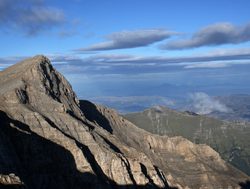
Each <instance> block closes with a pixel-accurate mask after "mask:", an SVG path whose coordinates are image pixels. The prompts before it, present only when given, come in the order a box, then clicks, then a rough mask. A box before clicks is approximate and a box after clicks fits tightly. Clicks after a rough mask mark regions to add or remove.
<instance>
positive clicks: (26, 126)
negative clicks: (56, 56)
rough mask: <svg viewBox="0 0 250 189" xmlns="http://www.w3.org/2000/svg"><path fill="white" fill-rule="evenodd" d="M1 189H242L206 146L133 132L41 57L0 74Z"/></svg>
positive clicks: (237, 175)
mask: <svg viewBox="0 0 250 189" xmlns="http://www.w3.org/2000/svg"><path fill="white" fill-rule="evenodd" d="M0 86H1V87H0V120H1V127H0V187H1V186H13V187H15V188H30V189H36V188H38V189H40V188H48V189H50V188H51V189H52V188H53V189H54V188H62V189H63V188H65V189H66V188H67V189H68V188H72V189H78V188H79V189H80V188H171V187H172V188H174V187H178V188H216V189H217V188H230V187H231V188H240V185H239V183H240V182H242V183H244V182H246V181H247V180H248V179H249V177H247V176H246V175H245V174H243V173H242V172H240V171H238V170H237V169H235V168H233V167H231V166H230V165H228V164H227V163H225V162H224V161H223V160H222V159H221V158H220V156H219V154H218V153H216V152H215V151H213V150H212V149H211V148H210V147H208V146H206V145H195V144H193V143H192V142H190V141H188V140H186V139H184V138H182V137H174V138H169V137H160V136H157V135H153V134H150V133H148V132H146V131H144V130H141V129H138V128H137V127H135V126H134V125H133V124H131V123H130V122H128V121H127V120H125V119H123V118H122V117H120V116H119V115H118V114H117V113H116V112H114V111H113V110H109V109H107V108H104V107H99V106H96V105H94V104H92V103H90V102H86V101H84V102H82V103H81V106H80V104H79V101H78V99H77V97H76V95H75V93H74V92H73V90H72V88H71V86H70V84H69V83H68V82H67V81H66V79H65V78H64V77H63V76H62V75H61V74H60V73H58V72H57V71H56V70H55V69H54V68H53V67H52V65H51V64H50V61H49V60H48V59H47V58H46V57H44V56H36V57H34V58H31V59H27V60H25V61H23V62H20V63H18V64H16V65H14V66H11V67H9V68H8V69H6V70H4V71H2V72H0Z"/></svg>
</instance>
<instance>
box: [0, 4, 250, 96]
mask: <svg viewBox="0 0 250 189" xmlns="http://www.w3.org/2000/svg"><path fill="white" fill-rule="evenodd" d="M249 7H250V1H249V0H238V1H228V0H220V1H218V0H209V1H198V0H193V1H184V0H182V1H181V0H178V1H177V0H175V1H167V0H154V1H153V0H71V1H69V0H68V1H66V0H65V1H64V0H60V1H59V0H51V1H48V0H0V39H1V46H0V69H4V68H5V67H8V66H9V65H11V64H13V63H15V62H17V61H19V60H21V59H24V58H26V57H30V56H34V55H36V54H44V55H46V56H48V57H49V58H50V59H51V61H52V63H53V64H54V65H55V67H56V68H57V69H58V70H59V71H61V72H62V73H63V74H64V75H65V76H66V78H67V79H68V80H69V81H70V82H71V84H72V85H73V87H74V89H75V91H76V92H77V94H78V96H79V97H80V98H92V97H102V98H103V96H109V97H110V96H142V95H143V96H153V95H154V96H171V97H172V96H173V94H172V93H174V91H175V90H177V91H178V90H179V89H177V88H185V92H184V93H185V94H186V93H192V92H206V93H208V94H209V95H226V94H235V93H250V87H248V85H249V81H250V79H249V78H250V60H249V59H250V14H249ZM164 87H169V88H168V89H163V88H164ZM169 89H171V90H172V91H171V90H170V91H169ZM181 93H183V91H182V92H181Z"/></svg>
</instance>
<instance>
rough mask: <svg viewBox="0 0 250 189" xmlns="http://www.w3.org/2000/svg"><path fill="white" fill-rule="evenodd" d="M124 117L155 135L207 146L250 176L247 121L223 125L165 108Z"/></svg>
mask: <svg viewBox="0 0 250 189" xmlns="http://www.w3.org/2000/svg"><path fill="white" fill-rule="evenodd" d="M124 117H125V118H126V119H128V120H129V121H131V122H132V123H134V124H135V125H137V126H138V127H140V128H143V129H145V130H147V131H149V132H152V133H155V134H159V135H168V136H178V135H180V136H183V137H185V138H187V139H189V140H191V141H192V142H195V143H200V144H208V145H209V146H211V147H212V148H214V149H215V150H216V151H218V152H219V153H220V154H221V156H222V158H223V159H225V160H226V161H228V162H230V163H231V164H233V165H234V166H236V167H237V168H238V169H240V170H242V171H244V172H245V173H247V174H248V175H250V137H249V136H250V124H248V123H246V122H224V121H220V120H218V119H215V118H210V117H206V116H201V115H197V114H194V113H191V112H177V111H173V110H170V109H168V108H165V107H155V108H151V109H147V110H145V111H143V112H138V113H130V114H126V115H124Z"/></svg>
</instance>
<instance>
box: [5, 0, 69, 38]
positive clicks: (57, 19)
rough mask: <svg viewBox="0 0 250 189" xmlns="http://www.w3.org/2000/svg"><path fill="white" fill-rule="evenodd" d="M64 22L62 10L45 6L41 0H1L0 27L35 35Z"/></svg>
mask: <svg viewBox="0 0 250 189" xmlns="http://www.w3.org/2000/svg"><path fill="white" fill-rule="evenodd" d="M64 22H65V16H64V12H63V11H62V10H60V9H57V8H54V7H49V6H46V5H45V3H44V2H43V0H26V1H22V0H1V1H0V28H1V29H2V30H4V31H9V30H12V31H15V30H17V31H21V32H24V33H25V34H26V35H28V36H32V35H37V34H38V33H40V32H42V31H47V30H48V29H52V28H55V27H57V26H58V25H61V24H62V23H64Z"/></svg>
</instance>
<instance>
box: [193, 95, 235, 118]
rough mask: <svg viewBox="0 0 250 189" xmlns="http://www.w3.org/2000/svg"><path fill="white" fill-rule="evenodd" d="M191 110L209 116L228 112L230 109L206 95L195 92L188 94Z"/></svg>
mask: <svg viewBox="0 0 250 189" xmlns="http://www.w3.org/2000/svg"><path fill="white" fill-rule="evenodd" d="M190 99H191V101H192V109H193V111H195V112H196V113H198V114H209V113H212V112H223V113H227V112H230V111H231V109H230V108H228V107H227V106H226V105H224V104H222V103H221V102H220V101H219V100H216V99H214V98H213V97H210V96H209V95H207V94H206V93H203V92H197V93H192V94H190Z"/></svg>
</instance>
